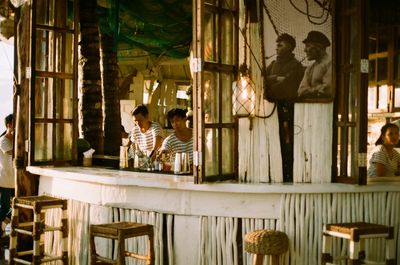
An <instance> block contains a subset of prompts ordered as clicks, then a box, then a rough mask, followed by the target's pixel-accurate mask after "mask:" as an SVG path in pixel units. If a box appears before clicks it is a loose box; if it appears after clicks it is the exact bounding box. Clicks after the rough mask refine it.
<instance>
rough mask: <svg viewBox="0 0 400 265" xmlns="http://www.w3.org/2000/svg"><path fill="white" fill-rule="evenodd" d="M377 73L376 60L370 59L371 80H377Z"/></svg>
mask: <svg viewBox="0 0 400 265" xmlns="http://www.w3.org/2000/svg"><path fill="white" fill-rule="evenodd" d="M375 74H376V60H369V74H368V76H369V81H376V80H375V78H376V77H375Z"/></svg>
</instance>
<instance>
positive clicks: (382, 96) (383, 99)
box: [378, 85, 388, 110]
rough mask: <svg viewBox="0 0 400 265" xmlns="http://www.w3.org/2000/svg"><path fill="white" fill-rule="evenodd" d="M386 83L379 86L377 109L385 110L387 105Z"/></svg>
mask: <svg viewBox="0 0 400 265" xmlns="http://www.w3.org/2000/svg"><path fill="white" fill-rule="evenodd" d="M387 88H388V87H387V85H383V86H380V87H379V100H378V109H382V110H387V107H388V89H387Z"/></svg>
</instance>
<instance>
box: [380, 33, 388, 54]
mask: <svg viewBox="0 0 400 265" xmlns="http://www.w3.org/2000/svg"><path fill="white" fill-rule="evenodd" d="M379 33H380V34H382V31H379ZM387 50H388V36H387V35H386V34H385V33H383V34H382V35H378V52H385V51H387Z"/></svg>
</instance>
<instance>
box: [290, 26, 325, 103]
mask: <svg viewBox="0 0 400 265" xmlns="http://www.w3.org/2000/svg"><path fill="white" fill-rule="evenodd" d="M303 43H304V44H305V48H304V52H305V53H306V57H307V60H309V61H314V63H313V64H312V65H310V66H308V67H307V68H306V71H305V73H304V77H303V80H302V81H301V83H300V87H299V90H298V95H299V97H300V98H301V99H316V100H318V101H321V100H324V99H325V100H331V99H332V98H333V91H332V60H331V58H330V56H329V55H328V54H327V52H326V48H327V47H329V46H330V45H331V43H330V41H329V39H328V38H327V37H326V36H325V35H324V34H323V33H322V32H319V31H310V32H309V33H308V35H307V38H306V39H305V40H303Z"/></svg>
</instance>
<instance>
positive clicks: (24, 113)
mask: <svg viewBox="0 0 400 265" xmlns="http://www.w3.org/2000/svg"><path fill="white" fill-rule="evenodd" d="M18 13H19V14H18ZM18 16H19V17H18ZM16 19H17V21H18V23H17V35H16V41H17V42H16V56H17V67H16V71H15V72H16V78H17V80H14V82H18V84H19V85H18V86H17V87H18V89H17V90H16V91H14V92H15V93H14V97H15V99H14V102H15V104H16V106H15V110H16V113H15V121H14V122H15V136H14V137H15V146H14V150H15V151H14V157H15V160H14V161H15V163H14V164H15V177H16V188H15V195H16V196H30V195H36V194H37V191H38V178H37V177H36V176H35V175H32V174H30V173H29V172H27V171H26V165H27V163H28V152H27V150H26V149H25V147H26V145H25V140H26V139H28V138H29V137H28V136H29V132H30V128H29V126H28V125H29V115H30V112H29V94H30V92H29V91H30V78H28V77H27V76H26V70H25V69H26V68H27V67H29V66H30V38H31V31H30V19H31V14H30V6H29V5H28V4H25V5H23V6H22V7H21V8H20V10H19V11H18V12H17V18H16Z"/></svg>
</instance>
